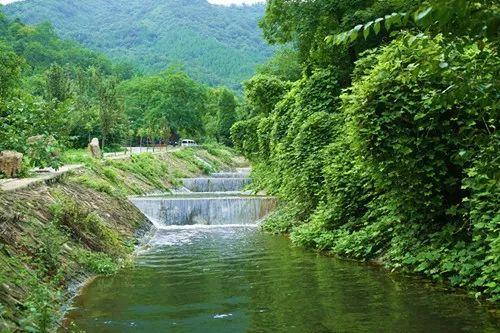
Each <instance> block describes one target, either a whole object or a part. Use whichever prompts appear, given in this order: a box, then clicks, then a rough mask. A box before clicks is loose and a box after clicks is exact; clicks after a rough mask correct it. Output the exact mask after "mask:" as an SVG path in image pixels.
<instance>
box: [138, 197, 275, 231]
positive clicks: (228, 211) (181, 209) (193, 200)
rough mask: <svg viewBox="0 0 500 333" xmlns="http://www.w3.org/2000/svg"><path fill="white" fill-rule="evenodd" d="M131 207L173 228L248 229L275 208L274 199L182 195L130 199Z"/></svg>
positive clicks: (157, 224) (159, 225) (157, 223)
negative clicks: (240, 227)
mask: <svg viewBox="0 0 500 333" xmlns="http://www.w3.org/2000/svg"><path fill="white" fill-rule="evenodd" d="M131 201H132V203H133V204H134V205H135V206H136V207H137V208H139V209H140V210H141V211H142V213H143V214H144V215H146V216H147V217H148V218H149V219H150V220H151V221H152V222H153V224H154V225H155V226H156V227H158V228H162V227H165V226H171V225H193V224H197V225H248V224H255V223H256V222H257V221H259V220H261V219H262V218H264V217H265V216H266V215H267V214H269V213H270V212H271V211H272V210H273V209H274V208H275V206H276V200H275V199H274V198H272V197H259V196H248V197H246V196H217V195H214V196H210V197H198V196H195V197H189V196H183V195H180V194H179V195H175V196H170V197H168V196H163V197H156V198H155V197H147V198H145V197H143V198H131Z"/></svg>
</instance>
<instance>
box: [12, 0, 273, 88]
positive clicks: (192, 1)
mask: <svg viewBox="0 0 500 333" xmlns="http://www.w3.org/2000/svg"><path fill="white" fill-rule="evenodd" d="M96 8H99V10H98V11H97V10H96ZM3 11H4V12H5V13H6V14H7V15H8V16H10V17H13V18H20V19H21V20H22V21H23V22H26V23H28V24H38V23H41V22H44V21H50V22H51V23H52V24H53V25H54V28H55V30H56V32H57V33H58V34H59V35H60V36H61V37H63V38H66V39H72V40H76V41H78V42H80V43H82V44H83V45H85V46H87V47H89V48H91V49H94V50H100V51H103V52H104V53H106V54H107V55H109V56H110V57H111V58H112V59H113V60H117V61H124V62H130V63H132V64H134V65H136V66H137V67H138V68H139V69H141V70H142V71H144V72H145V73H155V72H158V71H161V70H163V69H165V68H166V67H168V66H169V65H180V64H183V65H184V68H185V70H186V71H187V72H188V73H189V74H190V75H192V76H193V77H194V78H195V79H198V80H201V81H203V82H205V83H208V84H211V85H221V84H224V85H228V86H230V87H232V88H237V87H239V84H240V82H241V81H242V80H244V79H246V78H249V77H250V76H251V75H252V73H253V71H254V68H255V66H256V65H257V64H259V63H262V62H263V61H264V60H266V59H267V58H268V57H269V56H270V55H271V53H272V50H271V48H270V47H269V46H267V45H266V44H265V43H264V41H263V39H262V37H261V32H260V29H259V28H258V26H257V22H258V20H259V18H260V17H261V16H262V15H263V12H264V6H263V5H254V6H231V7H225V6H216V5H211V4H209V3H208V2H206V1H205V0H127V1H125V0H109V1H106V2H103V1H99V0H29V1H22V2H16V3H12V4H10V5H7V6H5V7H4V8H3Z"/></svg>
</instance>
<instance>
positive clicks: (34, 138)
mask: <svg viewBox="0 0 500 333" xmlns="http://www.w3.org/2000/svg"><path fill="white" fill-rule="evenodd" d="M44 140H45V137H44V136H43V135H35V136H30V137H29V138H28V140H26V143H27V144H28V145H30V146H32V145H35V144H39V143H40V142H42V141H44Z"/></svg>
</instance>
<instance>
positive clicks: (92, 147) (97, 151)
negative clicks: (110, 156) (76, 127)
mask: <svg viewBox="0 0 500 333" xmlns="http://www.w3.org/2000/svg"><path fill="white" fill-rule="evenodd" d="M88 150H89V153H90V155H92V157H94V158H101V157H102V153H101V148H100V147H99V139H97V138H93V139H92V141H90V143H89V146H88Z"/></svg>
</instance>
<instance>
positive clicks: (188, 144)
mask: <svg viewBox="0 0 500 333" xmlns="http://www.w3.org/2000/svg"><path fill="white" fill-rule="evenodd" d="M181 146H182V147H196V146H198V144H197V143H196V141H194V140H190V139H183V140H182V141H181Z"/></svg>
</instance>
